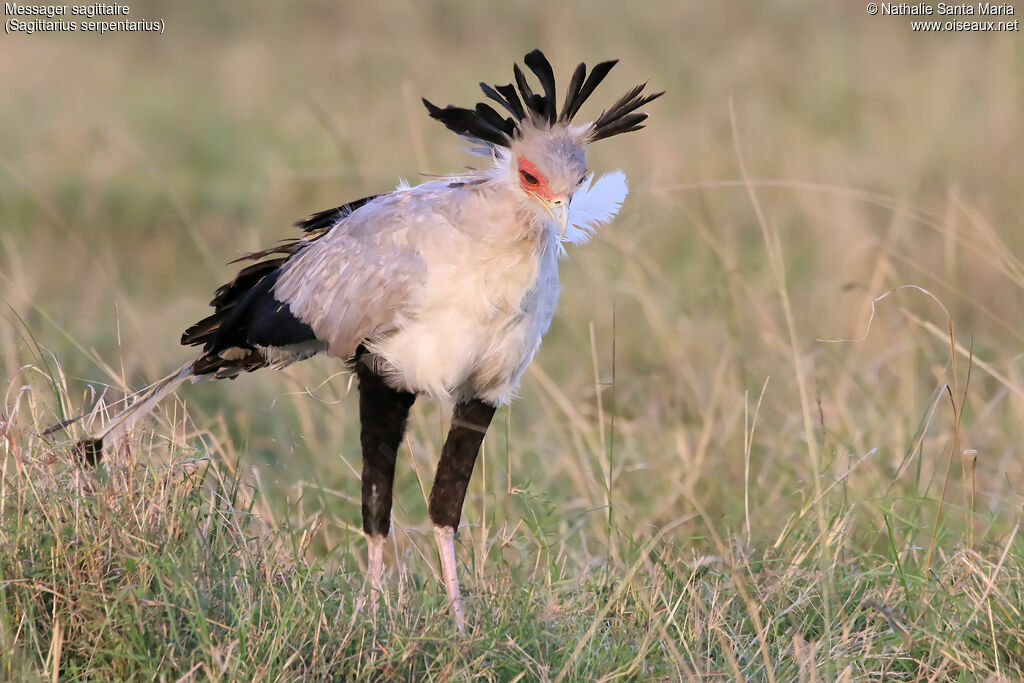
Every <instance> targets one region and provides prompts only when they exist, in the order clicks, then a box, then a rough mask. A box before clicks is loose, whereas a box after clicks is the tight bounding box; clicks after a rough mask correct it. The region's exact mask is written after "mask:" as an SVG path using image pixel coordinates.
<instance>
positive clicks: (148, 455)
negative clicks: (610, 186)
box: [0, 2, 1024, 681]
mask: <svg viewBox="0 0 1024 683" xmlns="http://www.w3.org/2000/svg"><path fill="white" fill-rule="evenodd" d="M833 4H836V5H837V6H835V7H829V8H827V9H825V8H821V7H819V5H820V3H810V2H780V3H775V4H773V5H772V6H771V9H769V8H768V7H767V6H763V7H762V6H760V5H758V6H757V7H747V8H742V7H740V6H738V4H729V5H728V6H726V5H725V4H724V3H719V4H718V5H715V6H714V7H704V6H701V5H695V6H693V7H683V6H681V5H682V4H681V3H680V6H677V7H673V8H671V9H667V8H665V7H660V6H656V5H655V4H654V3H651V4H649V5H633V6H630V7H629V8H626V7H625V6H620V3H610V2H595V3H590V4H588V5H587V6H586V9H585V10H583V9H582V7H581V8H578V9H577V10H574V11H570V10H569V9H567V8H561V7H555V6H552V5H550V4H545V5H543V6H542V5H536V6H530V5H520V4H508V5H506V6H504V7H493V6H487V5H484V4H479V5H478V6H466V4H465V3H459V4H457V3H439V4H430V3H428V4H424V3H395V4H393V5H390V6H389V7H388V8H387V9H372V8H371V6H370V5H369V4H363V5H347V6H344V7H343V6H341V5H338V4H336V3H327V2H322V3H310V4H308V5H305V6H304V9H302V10H297V9H292V10H287V11H286V10H285V9H284V8H283V7H282V8H278V7H277V6H276V5H274V4H271V3H269V2H255V3H251V4H250V5H249V6H247V8H246V10H245V13H244V14H235V13H228V11H227V10H226V9H224V10H220V9H217V8H216V7H215V6H213V5H211V6H210V7H208V8H205V9H191V10H187V11H186V10H185V9H184V8H182V7H178V6H176V5H173V4H168V3H157V2H153V3H149V4H146V3H140V4H138V5H133V6H132V11H133V13H136V14H137V15H138V16H140V17H146V18H164V19H165V21H166V25H167V28H166V33H165V34H164V35H163V36H159V37H158V36H116V35H115V36H109V35H108V36H104V37H95V36H93V37H90V36H85V35H82V34H78V35H52V34H51V35H40V34H37V35H33V36H6V35H5V36H4V37H3V40H2V42H0V51H2V57H3V58H2V59H0V80H2V81H3V82H4V84H5V88H6V89H7V91H8V93H9V94H8V96H7V97H5V103H4V106H3V107H2V108H0V178H3V180H2V181H0V296H2V298H3V302H4V304H5V306H4V308H5V313H4V315H3V317H2V319H0V365H2V367H3V370H4V372H5V374H6V376H7V377H8V379H7V382H6V384H5V385H4V386H3V387H0V389H3V390H4V394H3V396H4V399H3V405H2V406H0V434H2V436H3V437H4V438H3V439H2V440H0V444H2V452H0V453H2V454H0V647H2V648H3V650H2V652H3V654H2V656H0V677H4V678H8V679H11V680H26V679H44V678H65V679H69V680H73V679H94V680H105V679H135V678H151V677H155V678H160V679H163V680H178V679H184V680H196V679H218V680H246V679H251V678H257V679H263V680H277V679H283V680H293V679H299V678H352V679H390V678H399V679H421V678H433V679H450V678H455V679H465V678H469V677H476V676H482V677H484V678H489V679H493V680H507V679H515V678H517V677H519V678H520V679H521V680H538V679H540V680H544V679H564V680H577V679H579V680H589V679H610V678H615V677H623V678H628V679H649V678H656V679H676V678H720V679H746V678H752V679H767V680H772V679H774V680H780V681H784V680H797V679H800V680H814V679H844V680H863V679H886V680H890V679H897V680H898V679H907V680H917V679H935V680H974V679H997V680H998V679H1006V680H1014V679H1020V678H1022V677H1024V628H1022V626H1021V623H1022V617H1021V611H1022V610H1024V590H1022V586H1024V584H1022V581H1021V579H1022V576H1021V574H1022V570H1024V541H1022V539H1021V535H1020V528H1019V525H1020V521H1021V505H1022V503H1024V498H1022V491H1024V458H1022V452H1021V443H1024V440H1022V439H1024V427H1022V425H1024V369H1022V367H1021V363H1020V359H1021V355H1020V348H1021V346H1022V341H1024V307H1022V306H1021V302H1022V300H1024V231H1022V230H1021V224H1022V222H1024V203H1022V199H1021V195H1020V191H1019V188H1020V184H1021V178H1022V177H1024V157H1022V156H1021V154H1020V150H1021V149H1022V148H1024V131H1022V128H1021V121H1022V120H1024V117H1022V116H1021V112H1022V100H1024V92H1022V90H1021V83H1024V49H1022V43H1021V41H1020V39H1019V33H1017V34H1012V33H1005V34H956V33H943V34H935V35H927V36H925V35H919V34H915V33H912V32H911V31H910V28H909V26H908V24H907V21H906V19H905V18H900V17H882V16H876V17H870V16H868V15H867V14H866V13H865V12H864V9H863V7H861V6H859V5H849V6H839V5H840V4H837V3H833ZM385 38H387V39H385ZM534 46H539V47H541V48H544V49H545V51H546V52H548V53H549V55H550V56H551V58H552V61H553V62H554V64H555V66H556V72H557V73H558V74H559V75H560V76H563V75H564V74H566V73H567V72H568V69H569V67H570V65H574V64H575V63H576V60H578V59H580V58H583V59H586V60H587V61H588V63H593V62H595V61H597V60H599V59H602V58H607V57H619V58H620V59H621V60H622V63H621V65H620V66H619V67H618V68H617V69H616V71H615V72H613V75H612V77H611V78H610V83H609V84H608V85H606V86H604V88H606V89H604V88H603V89H602V91H600V92H603V95H601V97H600V98H599V99H602V100H603V101H607V99H608V98H611V97H613V96H616V95H618V94H619V91H622V90H624V89H625V88H626V87H628V86H630V85H632V84H633V83H634V82H637V81H640V80H644V79H648V78H649V79H650V81H651V83H652V85H653V86H654V87H656V88H659V89H661V88H664V89H666V90H667V91H668V94H667V95H666V96H665V97H664V98H663V99H661V100H659V101H658V102H657V103H655V105H652V106H651V108H650V111H651V114H652V118H651V122H650V127H649V128H648V130H646V131H644V132H642V133H638V134H632V135H630V136H626V137H623V138H616V139H614V140H610V141H608V142H604V143H601V144H600V145H596V146H595V147H594V149H593V150H592V153H591V155H590V164H591V167H592V168H594V169H597V170H608V169H612V168H622V169H623V170H625V171H626V173H627V175H628V176H629V177H630V179H631V188H632V193H631V196H630V199H629V200H628V202H627V204H626V206H625V207H624V209H623V212H622V215H621V218H620V219H619V220H618V221H617V222H616V223H615V225H613V226H611V227H610V228H608V229H606V230H604V231H603V233H602V234H601V236H600V237H599V238H598V239H597V240H596V241H595V242H594V243H592V244H591V245H588V246H587V247H586V248H584V249H579V250H575V251H573V252H572V253H571V255H570V256H571V257H570V259H569V260H567V261H565V262H564V264H563V269H562V272H563V284H564V291H563V296H562V301H561V305H560V311H559V315H558V317H557V319H556V322H555V324H554V326H553V328H552V330H551V332H550V333H549V335H548V337H547V339H546V342H545V346H544V348H543V349H542V351H541V353H540V355H539V356H538V358H537V361H536V362H535V363H534V365H533V367H532V369H531V371H530V373H529V374H528V375H527V377H526V380H525V382H524V386H523V390H522V398H521V400H520V401H518V402H516V403H515V404H514V405H513V406H512V407H511V409H505V410H502V411H501V412H499V414H498V416H497V417H496V419H495V423H494V426H493V427H492V429H491V432H490V433H489V435H488V437H487V440H486V442H485V451H484V456H483V458H482V460H481V462H480V464H479V465H478V468H477V472H476V475H475V477H474V480H473V483H472V485H471V490H470V495H469V497H468V499H467V506H466V513H465V515H464V520H463V521H464V525H465V526H464V527H463V529H462V530H461V533H460V538H459V547H458V559H459V564H460V571H461V573H462V577H463V580H464V587H465V590H466V593H467V594H468V596H467V597H468V599H467V611H468V614H469V617H470V622H471V625H470V628H469V630H468V632H467V634H466V635H465V636H464V637H457V636H456V635H455V634H454V632H453V629H452V625H451V623H450V621H449V620H448V618H447V615H446V612H445V609H444V600H443V597H442V591H440V590H439V588H438V585H437V581H436V574H437V571H438V570H437V562H436V557H435V555H434V552H433V541H432V538H431V534H430V528H429V522H428V521H427V515H426V503H425V501H426V489H427V487H428V486H429V481H430V478H431V476H432V472H433V470H432V468H433V464H434V462H435V461H436V458H437V454H438V452H439V449H440V444H441V440H442V437H443V434H444V432H445V429H444V427H445V425H444V421H445V419H446V418H445V416H444V415H441V414H440V412H439V410H438V409H437V407H436V406H434V405H432V404H430V403H429V402H427V401H422V402H420V403H419V404H417V406H416V407H415V408H414V411H413V416H412V424H411V429H410V433H409V437H408V439H407V444H406V447H405V448H404V449H403V451H402V452H401V454H400V459H399V463H400V468H399V473H398V481H397V482H396V508H395V520H394V523H395V532H394V533H393V535H392V539H393V543H392V546H391V548H390V549H389V550H388V552H387V556H386V562H387V563H388V567H389V569H388V573H387V576H386V581H387V585H388V588H389V590H388V594H387V596H386V599H385V602H384V604H382V606H381V607H380V608H379V609H378V610H377V611H376V613H373V612H372V611H371V610H369V609H368V608H363V609H360V606H359V598H360V596H361V595H362V594H363V584H362V578H361V576H362V574H361V572H362V567H363V565H364V559H363V558H364V552H365V547H364V543H363V541H362V538H361V533H360V531H359V482H358V477H357V472H358V470H359V455H358V448H357V422H356V419H355V401H354V397H353V396H351V395H350V393H351V392H350V391H349V378H348V376H347V375H346V374H344V373H343V372H341V368H340V367H339V366H338V364H337V363H332V362H330V361H328V360H322V359H314V360H311V361H308V362H306V363H303V364H301V365H300V366H297V367H295V368H292V369H290V370H288V371H286V372H284V373H270V372H267V373H260V374H257V375H254V376H251V377H245V378H242V379H240V380H238V381H237V382H223V383H218V384H209V385H200V386H196V387H188V388H186V389H184V390H183V391H182V392H180V394H179V396H178V397H177V399H176V401H172V402H169V403H168V404H167V405H166V406H165V408H164V410H163V411H162V412H161V413H160V414H159V415H158V416H157V418H156V420H155V421H154V422H152V423H150V424H149V425H148V426H147V427H146V428H145V429H143V430H141V431H140V433H137V434H136V435H135V436H134V437H133V440H132V442H131V443H130V444H129V446H128V447H126V448H124V449H122V451H121V452H119V453H118V454H117V455H116V456H115V457H112V458H111V459H110V460H109V462H108V463H107V464H106V466H104V467H103V468H101V469H100V470H98V471H95V472H91V471H84V470H82V469H81V468H80V467H78V466H76V465H75V464H74V463H73V462H72V461H71V460H70V458H69V455H68V452H67V449H66V448H65V444H66V443H67V442H68V441H69V440H70V439H71V438H72V437H73V435H56V437H43V436H41V435H40V434H39V430H40V428H41V427H43V426H46V425H49V424H52V423H54V422H56V421H58V420H60V419H61V418H62V417H64V416H66V415H76V414H79V413H81V412H83V411H87V410H89V409H90V408H91V407H92V406H93V405H94V403H95V402H96V399H97V397H99V396H102V397H103V402H104V403H105V404H109V403H112V402H113V401H116V400H117V399H119V398H120V397H121V396H122V395H123V392H125V391H127V390H130V389H133V388H134V389H137V388H139V387H141V386H143V385H145V384H146V383H147V382H150V381H153V380H155V379H157V378H158V377H160V376H162V375H163V374H165V373H166V372H167V371H168V370H170V369H171V368H173V367H177V366H178V365H179V364H180V363H181V362H183V360H184V359H185V358H186V357H187V355H188V352H187V351H185V350H184V349H181V348H180V347H178V346H177V343H176V340H177V338H178V335H179V334H180V331H181V330H182V329H183V328H184V327H185V326H187V325H188V324H189V323H191V322H194V320H196V319H198V317H200V316H202V315H203V314H204V310H205V309H204V307H205V304H206V301H207V300H208V298H209V296H210V295H211V293H212V290H213V289H214V288H215V287H216V286H217V285H219V284H220V283H221V282H223V281H224V280H225V278H227V277H230V275H231V274H232V273H233V271H232V270H231V268H229V267H226V266H224V265H223V263H224V262H226V261H228V260H230V259H231V258H234V257H235V256H237V255H238V254H239V253H240V252H242V251H246V250H251V249H256V248H259V247H260V246H266V245H268V244H270V243H272V242H273V241H274V240H277V239H280V238H283V237H287V236H289V235H290V234H292V233H291V231H290V230H289V229H288V227H287V226H288V224H289V222H290V221H292V220H294V219H296V218H299V217H301V216H302V215H304V214H305V213H307V212H310V211H313V210H317V209H321V208H326V207H329V206H334V205H336V204H337V203H339V202H341V201H343V200H346V199H349V198H354V197H359V196H363V195H365V194H368V193H371V192H377V191H380V190H381V189H384V188H387V187H390V186H391V185H393V184H394V183H395V181H396V179H397V178H398V177H400V176H404V177H407V178H410V179H414V178H415V177H416V174H417V173H418V172H421V171H423V172H439V171H445V170H451V169H457V168H459V167H460V166H461V165H463V164H465V163H467V161H468V158H467V157H465V156H464V155H462V154H461V153H460V151H459V148H458V145H457V143H456V142H455V140H454V138H452V137H451V136H450V134H448V133H446V132H445V131H444V130H443V129H441V127H440V126H437V125H436V124H433V123H432V122H431V121H429V119H427V117H426V116H425V115H424V114H423V112H422V111H421V108H420V105H419V104H418V97H419V96H420V95H425V96H427V97H430V98H431V99H434V100H435V101H444V102H448V101H451V102H457V103H464V102H469V101H475V99H472V98H475V97H476V95H475V93H474V92H473V91H474V84H475V83H476V82H477V81H479V80H481V79H487V80H489V81H504V80H505V79H506V78H508V76H509V67H510V62H511V60H513V59H517V58H520V57H521V56H522V54H524V53H525V52H526V51H527V50H528V49H530V48H532V47H534ZM563 77H564V76H563ZM599 106H600V102H597V103H595V104H594V108H595V109H596V108H598V107H599ZM587 111H588V112H593V110H592V109H588V110H587ZM889 292H891V293H890V294H888V295H887V296H885V297H884V298H880V297H883V295H886V294H887V293H889ZM873 302H874V303H873ZM844 339H845V340H855V341H836V340H844ZM823 340H832V341H823ZM97 420H98V417H96V416H92V417H90V418H88V419H87V420H86V421H85V424H86V425H88V424H95V423H96V421H97Z"/></svg>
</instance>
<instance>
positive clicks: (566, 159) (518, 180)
mask: <svg viewBox="0 0 1024 683" xmlns="http://www.w3.org/2000/svg"><path fill="white" fill-rule="evenodd" d="M523 61H524V62H525V64H526V66H527V67H528V68H529V69H530V71H532V72H533V74H534V75H535V76H536V77H537V79H538V81H539V82H540V86H541V90H542V91H543V92H542V93H541V92H534V90H533V87H532V86H531V85H530V83H529V81H528V80H527V78H526V76H525V74H524V73H523V70H522V69H520V68H519V65H518V64H516V65H514V66H513V74H514V76H515V85H512V84H509V85H496V86H490V85H487V84H486V83H481V84H480V88H481V89H482V90H483V92H484V95H486V96H487V97H488V98H489V99H491V100H493V101H494V102H497V103H498V104H500V105H501V106H502V108H503V109H504V110H505V111H506V112H507V114H508V116H503V115H502V114H499V113H498V112H497V111H496V110H495V109H494V108H493V107H491V106H490V105H488V104H486V103H483V102H481V103H479V104H477V105H476V107H474V108H473V109H466V108H463V107H456V106H453V105H448V106H447V107H445V108H443V109H442V108H441V107H438V106H435V105H433V104H431V103H430V102H428V101H427V100H426V99H424V100H423V103H424V105H426V107H427V111H428V112H429V113H430V116H432V117H433V118H435V119H437V120H438V121H441V122H442V123H443V124H444V125H445V126H446V127H447V128H448V129H449V130H451V131H454V132H455V133H457V134H458V135H459V136H461V137H463V138H466V139H468V140H470V141H471V142H473V143H474V144H475V145H476V146H477V149H478V150H480V151H481V152H482V153H484V154H486V155H488V156H493V157H494V158H495V159H498V160H500V161H501V162H508V173H509V176H510V177H509V180H510V181H511V182H512V183H513V184H514V187H515V188H516V190H517V191H519V192H520V193H521V195H520V197H521V199H522V200H523V206H524V207H525V208H526V209H527V210H528V211H532V212H534V213H535V214H536V215H537V216H538V217H540V218H544V217H545V216H550V218H551V219H552V220H553V221H554V224H555V225H556V226H557V228H558V230H559V234H560V235H561V236H564V234H565V231H566V228H567V226H568V224H569V204H570V201H571V200H572V198H573V195H574V194H575V193H576V191H577V190H578V189H579V188H580V187H581V186H582V185H583V184H584V181H585V180H586V179H587V177H588V171H587V161H586V153H585V147H586V145H588V144H590V143H592V142H596V141H597V140H603V139H604V138H608V137H612V136H613V135H618V134H620V133H628V132H630V131H634V130H639V129H641V128H643V127H644V126H643V122H644V120H645V119H646V118H647V114H645V113H643V112H638V111H637V110H638V109H640V108H641V107H643V106H644V105H645V104H647V103H648V102H651V101H652V100H654V99H656V98H658V97H660V96H661V95H662V94H663V93H660V92H658V93H652V94H645V93H644V92H643V91H644V88H645V87H646V84H641V85H638V86H636V87H634V88H632V89H630V90H629V91H628V92H627V93H626V94H625V95H623V96H622V97H620V98H619V99H618V100H617V101H616V102H615V103H614V104H613V105H612V106H611V107H609V108H608V109H606V110H604V111H603V112H602V113H601V115H600V116H599V117H598V118H596V119H595V120H594V121H592V122H590V123H586V124H583V125H573V123H572V120H573V118H574V117H575V116H576V114H577V113H578V112H579V110H580V107H582V106H583V104H584V102H586V101H587V99H588V98H589V97H590V95H591V94H592V93H593V92H594V90H595V89H596V88H597V86H598V85H599V84H600V83H601V81H603V80H604V78H605V76H607V75H608V72H609V71H611V69H612V67H613V66H615V64H616V61H615V60H613V61H607V62H601V63H600V64H598V65H596V66H595V67H594V68H593V69H592V70H591V71H590V73H589V74H588V73H587V67H586V65H585V64H580V65H579V66H577V67H576V70H575V71H574V72H573V75H572V78H571V79H570V82H569V88H568V90H567V92H566V96H565V100H564V102H563V104H562V107H561V109H560V110H559V108H558V105H557V103H556V100H555V76H554V71H553V70H552V68H551V64H550V63H549V62H548V60H547V58H546V57H545V56H544V55H543V53H541V52H540V50H534V51H533V52H530V53H529V54H528V55H526V57H525V58H524V60H523Z"/></svg>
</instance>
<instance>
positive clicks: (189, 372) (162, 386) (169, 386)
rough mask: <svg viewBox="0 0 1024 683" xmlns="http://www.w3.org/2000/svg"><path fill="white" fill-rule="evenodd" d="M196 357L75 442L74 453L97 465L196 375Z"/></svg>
mask: <svg viewBox="0 0 1024 683" xmlns="http://www.w3.org/2000/svg"><path fill="white" fill-rule="evenodd" d="M196 360H198V359H193V360H190V361H189V362H187V363H185V364H184V365H182V366H181V367H180V368H178V369H177V370H175V371H174V372H172V373H171V374H170V375H167V377H164V378H163V379H162V380H160V381H159V382H156V383H155V384H153V385H152V386H151V387H150V388H149V389H148V390H146V392H145V393H143V394H142V395H141V396H139V397H138V398H137V399H135V401H134V402H133V403H132V404H131V405H130V406H128V407H127V408H125V409H124V410H122V411H121V412H120V413H118V414H117V415H115V416H114V417H112V418H111V419H110V421H109V422H107V423H106V424H105V425H103V427H102V428H101V429H99V430H98V431H96V432H94V433H93V434H91V435H89V437H87V438H85V439H82V440H81V441H79V442H78V443H76V444H75V447H74V452H75V454H76V455H77V456H78V457H79V458H80V459H81V460H82V461H84V462H86V463H87V464H89V465H95V464H96V463H98V462H99V461H100V460H101V459H102V458H103V448H104V447H105V446H111V445H113V444H114V443H116V442H117V441H118V440H119V439H121V438H122V437H124V436H125V435H126V434H128V432H129V431H131V429H132V428H133V427H134V426H135V425H136V424H138V422H139V420H141V419H142V418H144V417H146V416H147V415H149V414H150V413H151V412H153V409H154V408H156V406H157V405H158V404H159V403H160V401H162V400H163V399H164V398H166V397H167V396H168V395H169V394H171V393H172V392H173V391H174V390H175V389H177V388H178V387H179V386H180V385H181V383H182V382H184V381H185V380H187V379H189V378H190V377H192V376H193V374H194V372H195V364H196Z"/></svg>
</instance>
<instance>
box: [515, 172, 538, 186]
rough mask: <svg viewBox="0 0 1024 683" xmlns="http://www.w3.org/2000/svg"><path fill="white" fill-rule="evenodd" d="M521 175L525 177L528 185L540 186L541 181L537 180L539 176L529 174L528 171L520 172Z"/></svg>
mask: <svg viewBox="0 0 1024 683" xmlns="http://www.w3.org/2000/svg"><path fill="white" fill-rule="evenodd" d="M519 175H521V176H523V180H525V181H526V184H527V185H540V181H539V180H537V176H535V175H533V174H531V173H527V172H526V171H520V172H519Z"/></svg>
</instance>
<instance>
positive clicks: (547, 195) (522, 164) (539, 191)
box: [519, 158, 564, 202]
mask: <svg viewBox="0 0 1024 683" xmlns="http://www.w3.org/2000/svg"><path fill="white" fill-rule="evenodd" d="M524 174H527V175H529V176H531V177H533V178H535V179H536V181H537V182H536V183H532V182H530V181H529V180H528V179H527V176H526V175H524ZM519 186H520V187H522V188H523V191H524V192H529V193H530V194H534V195H537V196H538V197H540V198H541V199H543V200H545V201H549V202H551V201H554V200H556V199H559V197H558V196H557V195H556V194H555V193H554V192H552V191H551V188H550V187H549V186H548V180H547V178H545V177H544V176H543V175H541V172H540V171H538V170H537V167H536V166H534V165H533V164H532V163H530V162H529V161H528V160H527V159H522V158H520V159H519ZM563 199H564V197H563Z"/></svg>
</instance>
